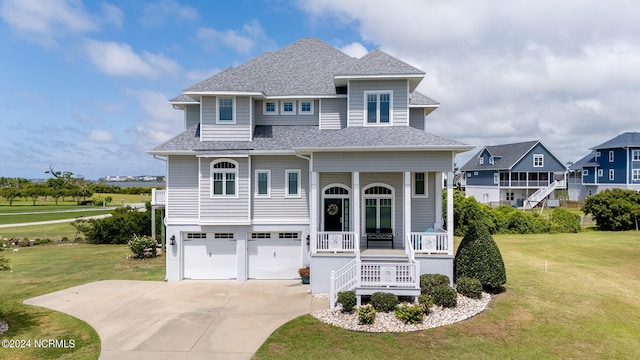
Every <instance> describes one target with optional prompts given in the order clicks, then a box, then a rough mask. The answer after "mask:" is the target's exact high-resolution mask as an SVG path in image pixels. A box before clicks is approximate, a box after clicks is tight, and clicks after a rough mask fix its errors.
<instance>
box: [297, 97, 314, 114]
mask: <svg viewBox="0 0 640 360" xmlns="http://www.w3.org/2000/svg"><path fill="white" fill-rule="evenodd" d="M298 104H299V109H298V113H299V114H301V115H302V114H304V115H313V101H312V100H300V101H299V102H298Z"/></svg>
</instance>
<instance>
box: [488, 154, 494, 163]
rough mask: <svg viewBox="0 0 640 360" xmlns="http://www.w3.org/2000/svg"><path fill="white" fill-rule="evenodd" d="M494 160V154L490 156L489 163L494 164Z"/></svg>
mask: <svg viewBox="0 0 640 360" xmlns="http://www.w3.org/2000/svg"><path fill="white" fill-rule="evenodd" d="M493 163H494V161H493V156H490V157H489V165H493Z"/></svg>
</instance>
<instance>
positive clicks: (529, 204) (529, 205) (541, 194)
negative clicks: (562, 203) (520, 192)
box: [523, 180, 567, 209]
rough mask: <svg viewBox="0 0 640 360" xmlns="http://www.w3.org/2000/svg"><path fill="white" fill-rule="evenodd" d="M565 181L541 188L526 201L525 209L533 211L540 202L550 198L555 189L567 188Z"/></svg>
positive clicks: (557, 181)
mask: <svg viewBox="0 0 640 360" xmlns="http://www.w3.org/2000/svg"><path fill="white" fill-rule="evenodd" d="M566 187H567V186H566V184H565V181H564V180H556V181H554V182H552V183H551V184H549V186H545V187H541V188H540V189H538V190H537V191H536V192H534V193H533V194H531V196H529V198H528V199H527V200H525V201H524V206H523V208H524V209H533V208H534V207H535V206H536V205H538V203H539V202H540V201H542V200H543V199H544V198H546V197H547V196H549V194H551V193H552V192H553V191H554V190H555V189H564V188H566Z"/></svg>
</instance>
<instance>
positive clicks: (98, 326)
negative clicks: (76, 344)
mask: <svg viewBox="0 0 640 360" xmlns="http://www.w3.org/2000/svg"><path fill="white" fill-rule="evenodd" d="M308 289H309V286H308V285H302V284H301V283H300V281H299V280H251V281H247V282H244V283H241V282H237V281H234V280H208V281H193V280H190V281H181V282H155V281H122V280H109V281H98V282H93V283H89V284H85V285H81V286H76V287H72V288H69V289H65V290H61V291H57V292H54V293H50V294H47V295H42V296H39V297H35V298H32V299H28V300H26V301H25V304H30V305H36V306H42V307H46V308H49V309H53V310H56V311H61V312H63V313H66V314H69V315H72V316H75V317H77V318H79V319H82V320H84V321H86V322H87V323H88V324H89V325H91V326H92V327H93V328H94V329H95V330H96V332H97V333H98V335H99V336H100V340H101V342H102V351H101V353H100V359H154V360H155V359H157V360H162V359H171V360H173V359H249V358H251V356H252V355H253V354H254V353H255V352H256V351H257V350H258V348H259V347H260V345H262V343H263V342H264V341H265V340H266V339H267V337H268V336H269V335H270V334H271V333H272V332H273V331H274V330H275V329H277V328H278V327H280V326H281V325H282V324H284V323H285V322H287V321H289V320H291V319H293V318H295V317H297V316H299V315H302V314H307V313H309V312H311V311H315V310H319V309H326V308H328V306H329V304H328V301H326V300H318V299H316V298H314V297H312V296H311V295H310V294H308V293H307V291H308Z"/></svg>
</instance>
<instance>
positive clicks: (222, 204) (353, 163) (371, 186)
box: [149, 38, 472, 294]
mask: <svg viewBox="0 0 640 360" xmlns="http://www.w3.org/2000/svg"><path fill="white" fill-rule="evenodd" d="M424 76H425V73H424V72H423V71H421V70H419V69H417V68H415V67H413V66H411V65H409V64H407V63H404V62H402V61H400V60H398V59H397V58H394V57H392V56H390V55H389V54H387V53H385V52H383V51H380V50H374V51H372V52H370V53H369V54H367V55H365V56H363V57H362V58H359V59H356V58H352V57H350V56H348V55H346V54H344V53H343V52H341V51H339V50H337V49H336V48H334V47H332V46H329V45H328V44H326V43H324V42H322V41H320V40H318V39H313V38H306V39H301V40H299V41H296V42H294V43H293V44H291V45H289V46H287V47H285V48H283V49H281V50H279V51H276V52H273V53H265V54H263V55H260V56H258V57H256V58H255V59H253V60H250V61H248V62H246V63H244V64H242V65H239V66H237V67H232V68H229V69H227V70H224V71H222V72H220V73H218V74H216V75H214V76H212V77H210V78H208V79H206V80H204V81H202V82H200V83H198V84H196V85H194V86H192V87H190V88H187V89H185V90H184V91H183V92H182V94H181V95H179V96H178V97H176V98H174V99H172V100H170V103H171V104H173V105H174V107H176V108H179V109H182V110H183V111H184V122H185V128H186V130H185V131H184V132H183V133H181V134H179V135H177V136H176V137H174V138H173V139H170V140H169V141H167V142H165V143H164V144H162V145H160V146H158V147H156V148H155V149H153V150H151V151H149V153H150V154H152V155H155V156H156V157H160V158H161V159H163V160H165V161H166V166H167V187H166V193H163V194H162V199H163V200H161V201H155V200H154V204H155V205H159V202H161V203H162V204H164V205H165V206H166V219H165V223H166V234H167V238H168V239H170V240H169V241H168V245H167V279H168V280H169V281H176V280H182V279H229V278H232V279H238V280H239V281H244V280H247V279H291V278H296V277H297V276H298V274H297V270H298V268H300V267H302V266H304V265H310V266H311V291H312V292H314V293H326V292H329V291H330V290H333V291H332V293H334V294H335V292H336V291H339V290H345V289H355V288H358V289H365V288H367V289H371V288H376V287H382V286H390V287H395V288H398V289H401V288H411V289H412V291H413V290H415V287H416V286H418V287H419V279H418V277H419V275H420V273H425V272H432V273H433V272H438V273H443V274H446V275H448V276H450V277H451V278H452V271H453V270H452V269H453V262H452V261H453V236H452V234H453V232H452V231H453V230H452V228H453V218H452V211H448V212H447V217H446V221H447V225H448V226H447V231H442V228H443V227H444V219H443V211H442V190H443V185H442V184H443V180H442V179H443V173H450V174H452V172H453V166H454V163H453V159H454V156H455V155H456V154H457V153H460V152H463V151H467V150H469V149H471V148H472V147H471V146H468V145H465V144H462V143H459V142H457V141H453V140H450V139H446V138H443V137H440V136H437V135H434V134H431V133H428V132H426V131H425V129H426V127H427V125H426V116H427V115H428V114H429V113H430V112H431V111H433V110H434V109H435V108H437V107H438V103H437V102H435V101H434V100H432V99H430V98H429V97H427V96H425V95H423V94H421V93H419V92H417V91H416V86H418V84H419V83H420V81H421V80H422V79H423V78H424ZM451 177H452V175H451ZM448 195H449V202H448V204H452V202H453V201H452V195H451V192H449V193H448ZM451 206H452V205H450V207H451ZM451 209H452V208H451ZM427 230H429V232H428V233H427V232H426V231H427ZM373 247H377V248H378V251H382V252H384V254H380V253H377V254H375V253H373V254H370V255H369V257H367V256H365V255H366V252H367V250H368V249H370V248H373ZM376 256H377V257H376ZM390 257H391V258H390ZM420 265H422V266H420ZM416 284H417V285H416ZM363 293H366V291H364V290H361V291H360V293H359V294H363Z"/></svg>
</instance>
